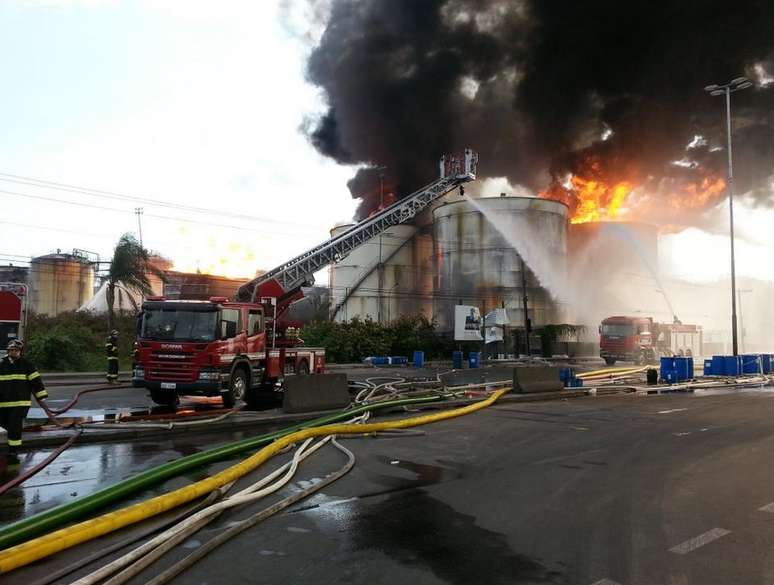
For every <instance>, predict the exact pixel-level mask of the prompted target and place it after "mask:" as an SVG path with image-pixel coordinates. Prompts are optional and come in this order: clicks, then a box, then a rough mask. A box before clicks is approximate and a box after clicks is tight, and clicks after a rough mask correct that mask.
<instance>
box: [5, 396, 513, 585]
mask: <svg viewBox="0 0 774 585" xmlns="http://www.w3.org/2000/svg"><path fill="white" fill-rule="evenodd" d="M508 390H509V388H506V389H504V390H498V391H496V392H494V393H492V395H491V396H490V397H489V398H487V399H486V400H481V401H480V402H476V403H475V404H471V405H469V406H463V407H462V408H455V409H454V410H448V411H445V412H439V413H435V414H426V415H422V416H416V417H412V418H405V419H401V420H393V421H384V422H378V423H370V424H364V425H355V424H334V425H327V426H323V427H316V428H310V429H304V430H301V431H298V432H296V433H292V434H290V435H286V436H284V437H281V438H279V439H277V440H276V441H274V442H273V443H272V444H271V445H267V446H266V447H264V448H263V449H261V450H260V451H258V452H257V453H255V454H254V455H252V456H250V457H248V458H247V459H245V460H244V461H242V462H241V463H237V464H236V465H233V466H232V467H229V468H228V469H224V470H223V471H221V472H219V473H217V474H215V475H213V476H211V477H208V478H207V479H203V480H201V481H197V482H196V483H193V484H191V485H188V486H186V487H183V488H180V489H177V490H175V491H172V492H169V493H168V494H163V495H161V496H156V497H155V498H151V499H150V500H147V501H144V502H139V503H137V504H134V505H132V506H128V507H126V508H123V509H121V510H116V511H115V512H109V513H107V514H103V515H102V516H99V517H97V518H93V519H91V520H86V521H84V522H80V523H78V524H74V525H73V526H68V527H67V528H62V529H60V530H56V531H54V532H51V533H49V534H46V535H45V536H40V537H38V538H34V539H32V540H28V541H27V542H23V543H22V544H18V545H16V546H13V547H11V548H8V549H6V550H4V551H0V573H8V572H10V571H12V570H14V569H17V568H19V567H22V566H24V565H27V564H29V563H32V562H34V561H37V560H39V559H42V558H45V557H47V556H50V555H52V554H55V553H58V552H60V551H62V550H65V549H67V548H70V547H73V546H75V545H77V544H80V543H82V542H86V541H89V540H92V539H94V538H97V537H98V536H102V535H103V534H107V533H109V532H113V531H114V530H118V529H119V528H123V527H124V526H128V525H130V524H134V523H136V522H140V521H141V520H145V519H146V518H149V517H150V516H155V515H157V514H161V513H163V512H166V511H167V510H171V509H172V508H174V507H176V506H180V505H182V504H185V503H186V502H190V501H191V500H194V499H196V498H198V497H201V496H203V495H205V494H208V493H210V492H212V491H213V490H215V489H217V488H219V487H220V486H222V485H225V484H227V483H229V482H232V481H235V480H236V479H238V478H240V477H242V476H243V475H245V474H247V473H248V472H250V471H252V470H253V469H255V468H256V467H258V466H259V465H261V464H262V463H264V462H266V461H267V460H268V459H269V458H270V457H272V456H273V455H275V454H277V453H278V452H279V451H281V450H282V449H284V448H285V447H286V446H288V445H291V444H293V443H297V442H299V441H303V440H304V439H307V438H309V437H319V436H322V435H357V434H363V433H374V432H377V431H384V430H387V429H403V428H409V427H416V426H420V425H424V424H428V423H432V422H437V421H440V420H446V419H449V418H455V417H458V416H463V415H465V414H470V413H471V412H475V411H477V410H481V409H482V408H486V407H487V406H489V405H490V404H492V403H494V402H495V400H497V399H498V398H499V397H500V396H502V395H503V394H504V393H506V392H507V391H508Z"/></svg>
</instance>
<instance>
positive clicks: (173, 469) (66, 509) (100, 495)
mask: <svg viewBox="0 0 774 585" xmlns="http://www.w3.org/2000/svg"><path fill="white" fill-rule="evenodd" d="M441 400H443V396H439V395H436V396H428V397H422V398H410V399H405V400H396V401H389V402H380V403H376V404H371V405H367V406H361V407H358V408H354V409H351V410H343V411H341V412H338V413H335V414H331V415H326V416H323V417H319V418H316V419H314V420H311V421H307V422H303V423H298V424H295V425H292V426H290V427H287V428H285V429H281V430H279V431H276V432H273V433H267V434H264V435H259V436H258V437H250V438H247V439H243V440H241V441H236V442H233V443H228V444H226V445H222V446H220V447H215V448H213V449H208V450H206V451H202V452H201V453H195V454H193V455H187V456H186V457H181V458H179V459H176V460H175V461H172V462H170V463H165V464H163V465H160V466H157V467H154V468H152V469H148V470H146V471H144V472H142V473H139V474H137V475H135V476H133V477H130V478H129V479H126V480H123V481H120V482H118V483H116V484H114V485H112V486H109V487H107V488H104V489H101V490H99V491H97V492H95V493H93V494H90V495H88V496H84V497H82V498H79V499H77V500H75V501H73V502H68V503H66V504H61V505H59V506H56V507H54V508H52V509H50V510H47V511H45V512H41V513H39V514H35V515H34V516H31V517H29V518H25V519H23V520H18V521H16V522H14V523H12V524H9V525H7V526H5V527H3V528H1V529H0V549H5V548H8V547H10V546H12V545H15V544H18V543H20V542H23V541H25V540H27V539H29V538H32V537H34V536H37V535H38V534H42V533H44V532H48V531H50V530H54V529H56V528H59V527H60V526H62V525H64V524H67V523H69V522H75V521H77V520H80V519H81V518H83V516H85V515H86V514H88V513H90V512H92V511H95V510H97V509H99V508H102V507H104V506H106V505H108V504H110V503H112V502H115V501H118V500H120V499H122V498H124V497H126V496H129V495H131V494H133V493H136V492H137V491H139V490H141V489H144V488H147V487H150V486H152V485H156V484H158V483H160V482H161V481H163V480H165V479H169V478H171V477H175V476H177V475H179V474H181V473H184V472H186V471H189V470H191V469H195V468H197V467H200V466H202V465H205V464H209V463H212V462H214V461H218V460H221V459H226V458H228V457H232V456H234V455H239V454H241V453H243V452H245V451H249V450H251V449H255V448H257V447H261V446H263V445H266V444H268V443H271V442H272V441H273V440H275V439H277V438H279V437H282V436H284V435H287V434H289V433H293V432H295V431H298V430H301V429H305V428H308V427H315V426H321V425H326V424H330V423H334V422H337V421H341V420H346V419H349V418H351V417H352V416H353V415H357V414H360V413H363V412H371V411H373V410H381V409H385V408H392V407H402V406H408V405H422V404H429V403H433V402H439V401H441Z"/></svg>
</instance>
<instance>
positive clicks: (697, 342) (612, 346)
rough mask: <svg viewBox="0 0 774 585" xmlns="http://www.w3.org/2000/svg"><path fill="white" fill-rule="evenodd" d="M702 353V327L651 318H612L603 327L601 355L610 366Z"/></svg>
mask: <svg viewBox="0 0 774 585" xmlns="http://www.w3.org/2000/svg"><path fill="white" fill-rule="evenodd" d="M674 355H676V356H700V355H702V329H701V327H700V326H698V325H685V324H683V323H681V322H679V321H678V320H677V318H675V322H674V323H656V322H654V321H653V319H652V318H651V317H626V316H617V317H608V318H607V319H604V320H603V321H602V324H601V325H600V326H599V356H600V357H601V358H603V359H604V360H605V363H606V364H607V365H608V366H612V365H614V364H615V362H616V361H622V362H635V363H637V364H653V363H656V361H657V360H658V358H660V357H663V356H674Z"/></svg>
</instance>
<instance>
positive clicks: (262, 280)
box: [132, 149, 478, 408]
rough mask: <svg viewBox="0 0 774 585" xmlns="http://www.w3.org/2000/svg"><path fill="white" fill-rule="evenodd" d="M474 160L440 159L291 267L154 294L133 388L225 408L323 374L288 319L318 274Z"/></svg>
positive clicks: (164, 399) (319, 360)
mask: <svg viewBox="0 0 774 585" xmlns="http://www.w3.org/2000/svg"><path fill="white" fill-rule="evenodd" d="M477 164H478V154H477V153H476V152H474V151H472V150H470V149H466V150H465V151H464V153H463V154H462V155H461V156H444V157H442V158H441V164H440V177H439V178H438V179H436V180H435V181H433V182H432V183H430V184H429V185H426V186H425V187H423V188H422V189H420V190H418V191H416V192H414V193H412V194H411V195H409V196H407V197H405V198H403V199H400V200H398V201H396V202H395V203H392V204H391V205H389V206H387V207H385V208H384V209H382V210H381V211H379V212H378V213H376V214H374V215H372V216H370V217H368V218H367V219H365V220H363V221H362V222H360V223H358V224H357V225H355V226H353V227H352V228H351V229H349V230H347V231H346V232H343V233H341V234H338V235H336V236H335V237H333V238H331V239H329V240H327V241H325V242H323V243H322V244H320V245H319V246H316V247H314V248H312V249H310V250H307V251H306V252H304V253H303V254H300V255H299V256H296V257H295V258H293V259H291V260H289V261H287V262H285V263H284V264H282V265H280V266H278V267H276V268H274V269H273V270H270V271H268V272H266V273H264V274H262V275H260V276H258V277H256V278H255V279H253V280H251V281H250V282H248V283H246V284H244V285H243V286H242V287H240V288H239V290H238V291H237V293H236V295H235V298H234V299H233V300H229V299H227V298H225V297H212V298H210V299H209V300H208V301H191V300H172V299H166V298H164V297H148V299H146V300H145V301H144V302H143V305H142V311H141V313H140V315H139V318H138V321H137V339H136V341H135V351H134V364H133V368H132V385H133V386H134V387H136V388H147V389H148V390H149V391H150V395H151V399H152V400H153V401H154V402H156V403H157V404H162V405H174V404H176V403H177V401H178V397H179V396H180V395H186V394H198V395H205V396H220V397H221V398H222V400H223V405H224V406H226V407H229V408H230V407H233V406H234V405H235V404H236V403H237V402H238V401H239V400H244V401H246V402H247V403H248V404H250V403H257V402H259V401H260V400H261V399H262V398H263V397H265V396H266V395H267V393H269V392H274V391H276V390H279V389H281V388H282V383H283V380H284V379H285V378H286V377H287V376H299V375H307V374H320V373H323V372H324V371H325V349H323V348H318V347H305V346H304V345H303V342H302V340H301V339H299V338H298V328H297V327H296V326H295V324H293V323H291V322H289V321H288V320H287V319H285V314H286V312H287V310H288V308H289V307H290V305H291V304H292V303H294V302H295V301H298V300H300V299H301V298H303V296H304V293H303V290H302V289H303V287H308V286H311V285H312V284H314V276H313V275H314V273H315V272H317V271H319V270H321V269H323V268H325V267H326V266H328V265H329V264H332V263H336V262H339V261H340V260H342V259H344V258H345V257H346V256H347V255H348V254H349V253H350V252H352V250H354V249H355V248H358V247H359V246H362V245H363V244H365V243H367V242H368V241H370V240H372V239H373V238H375V237H378V236H379V234H381V233H383V232H384V231H385V230H387V229H389V228H391V227H392V226H395V225H399V224H402V223H405V222H407V221H410V220H411V219H412V218H413V217H414V216H415V215H416V214H417V213H419V212H420V211H422V210H423V209H425V208H427V207H428V206H429V205H430V204H431V203H433V202H434V201H435V200H437V199H438V198H440V197H442V196H443V195H446V194H447V193H449V192H450V191H452V190H453V189H455V188H457V187H459V188H460V189H462V184H463V183H466V182H468V181H472V180H474V179H475V178H476V168H477Z"/></svg>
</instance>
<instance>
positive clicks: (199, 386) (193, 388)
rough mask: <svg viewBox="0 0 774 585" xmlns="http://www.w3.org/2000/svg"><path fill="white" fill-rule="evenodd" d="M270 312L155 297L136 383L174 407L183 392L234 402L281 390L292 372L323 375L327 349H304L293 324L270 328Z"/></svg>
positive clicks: (148, 304)
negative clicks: (268, 317)
mask: <svg viewBox="0 0 774 585" xmlns="http://www.w3.org/2000/svg"><path fill="white" fill-rule="evenodd" d="M269 304H270V301H269ZM265 310H266V306H265V305H263V304H254V303H240V302H230V301H228V300H227V299H226V297H211V298H210V300H209V301H185V300H168V299H165V298H164V297H149V298H148V300H146V301H145V302H144V303H143V306H142V313H141V314H140V318H139V319H138V330H137V341H136V344H135V366H134V368H133V372H132V385H133V386H135V387H144V388H148V390H150V394H151V398H152V400H153V401H154V402H156V403H157V404H165V405H173V404H175V403H176V402H177V397H178V395H181V394H188V395H191V394H193V395H205V396H218V395H219V396H221V397H222V399H223V405H224V406H226V407H232V406H234V405H235V404H236V402H237V401H238V400H245V401H247V402H252V401H253V400H254V399H257V398H259V394H258V392H259V391H261V390H264V391H272V390H274V388H275V387H276V385H277V384H278V383H280V382H281V381H282V379H283V378H284V377H285V376H286V375H293V374H300V375H304V374H310V373H313V374H319V373H322V372H323V371H324V370H325V350H324V349H323V348H315V347H303V346H302V345H301V343H302V342H301V340H300V339H299V338H298V336H297V334H296V331H297V329H296V328H295V327H292V326H288V325H287V324H284V323H283V324H282V325H281V326H280V330H279V331H278V330H277V328H276V327H273V326H270V327H268V329H267V326H266V324H267V319H266V318H265ZM271 325H273V323H271Z"/></svg>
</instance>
